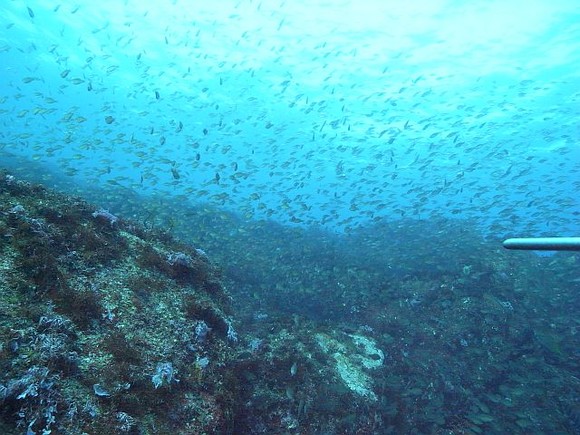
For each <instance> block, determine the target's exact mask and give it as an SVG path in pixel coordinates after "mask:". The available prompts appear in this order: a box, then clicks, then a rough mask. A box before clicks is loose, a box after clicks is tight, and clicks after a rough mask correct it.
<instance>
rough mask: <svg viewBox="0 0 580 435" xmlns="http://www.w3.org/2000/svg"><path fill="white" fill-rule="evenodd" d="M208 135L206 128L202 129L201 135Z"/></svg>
mask: <svg viewBox="0 0 580 435" xmlns="http://www.w3.org/2000/svg"><path fill="white" fill-rule="evenodd" d="M208 133H209V131H208V129H207V128H204V129H203V135H204V136H207V134H208Z"/></svg>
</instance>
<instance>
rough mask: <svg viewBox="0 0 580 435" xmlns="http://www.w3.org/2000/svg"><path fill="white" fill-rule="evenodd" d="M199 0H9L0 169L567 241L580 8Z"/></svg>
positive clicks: (195, 197)
mask: <svg viewBox="0 0 580 435" xmlns="http://www.w3.org/2000/svg"><path fill="white" fill-rule="evenodd" d="M203 3H207V4H201V3H200V4H198V3H196V4H193V3H190V2H185V1H159V2H131V1H124V2H119V1H113V0H111V1H106V0H105V1H99V2H94V3H93V2H79V3H68V2H62V3H58V2H49V1H40V0H39V1H28V2H23V1H8V2H4V3H3V5H2V6H1V12H2V13H1V18H0V29H1V30H0V58H1V60H0V65H2V66H1V69H2V80H1V82H0V111H1V112H2V117H1V122H2V131H1V132H0V153H1V154H0V155H1V158H2V162H3V163H4V165H5V166H6V165H18V167H19V170H20V173H21V174H23V176H28V177H30V178H33V177H36V178H38V175H39V174H38V169H34V170H32V169H30V168H29V169H28V172H29V173H28V174H27V175H25V174H26V172H27V165H26V162H27V161H29V162H30V161H33V162H35V163H39V164H40V167H41V168H46V171H47V172H46V174H44V178H42V177H41V180H43V181H44V182H45V183H46V184H48V185H53V184H54V185H57V184H58V183H59V181H62V179H63V178H69V180H68V181H72V182H73V184H76V185H77V186H79V187H80V188H81V189H85V190H87V189H90V187H101V188H103V187H104V188H106V187H107V186H110V185H114V186H119V185H120V186H123V187H125V188H128V189H130V190H132V191H134V192H136V193H138V194H141V195H145V197H146V196H147V195H163V196H165V197H167V198H176V199H177V200H179V201H180V202H182V201H186V202H191V203H192V204H204V203H208V204H211V205H215V206H218V207H220V208H223V209H227V210H229V211H233V212H235V213H239V214H240V216H242V217H243V219H246V220H249V221H252V220H261V219H271V220H274V221H276V222H280V223H282V224H289V225H302V226H310V225H316V226H319V225H322V226H324V227H325V228H326V229H329V230H331V231H338V232H342V231H350V230H352V229H354V228H356V227H359V226H361V225H363V226H364V225H365V224H368V223H372V222H380V221H393V220H397V219H400V218H401V217H413V218H416V219H432V218H438V217H452V218H457V219H472V220H474V221H476V222H477V223H478V225H480V226H481V228H482V230H483V232H484V233H486V234H493V235H497V236H499V237H503V236H506V235H514V234H519V235H528V236H529V235H574V234H575V233H578V215H579V213H580V205H579V202H578V199H577V198H578V197H579V196H578V191H579V188H580V186H579V182H578V177H577V173H578V171H579V169H580V167H579V166H580V151H579V148H578V144H577V141H578V136H579V131H578V122H577V120H578V116H579V111H580V104H579V101H578V99H579V98H578V96H579V86H578V83H579V82H580V77H579V75H580V73H578V71H580V47H579V45H580V27H579V26H578V22H579V16H580V14H579V12H578V8H577V2H575V1H564V0H563V1H558V2H549V1H540V0H538V1H532V2H530V1H491V2H490V1H474V2H472V1H469V2H467V1H430V2H419V3H416V2H414V3H412V4H407V3H401V2H385V1H376V2H375V1H366V2H348V1H342V2H330V1H316V2H298V1H291V2H284V1H280V2H278V1H262V2H258V1H235V2H233V1H232V2H230V1H220V2H203ZM361 3H362V5H361ZM107 117H110V118H107ZM107 120H108V121H110V123H108V122H107ZM35 168H37V166H35ZM49 173H50V175H49ZM105 206H106V204H105Z"/></svg>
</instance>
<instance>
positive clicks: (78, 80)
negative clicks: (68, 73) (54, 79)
mask: <svg viewBox="0 0 580 435" xmlns="http://www.w3.org/2000/svg"><path fill="white" fill-rule="evenodd" d="M70 82H71V83H72V84H73V85H80V84H81V83H84V82H85V81H84V80H83V79H79V78H76V79H72V80H71V81H70Z"/></svg>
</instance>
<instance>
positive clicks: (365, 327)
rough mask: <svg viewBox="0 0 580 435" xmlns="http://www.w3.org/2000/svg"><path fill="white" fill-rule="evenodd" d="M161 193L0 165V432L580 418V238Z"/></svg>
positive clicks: (452, 427)
mask: <svg viewBox="0 0 580 435" xmlns="http://www.w3.org/2000/svg"><path fill="white" fill-rule="evenodd" d="M137 205H139V208H140V210H139V208H138V207H136V206H137ZM107 206H109V204H108V205H107ZM158 206H159V205H158V204H157V205H154V206H152V205H151V203H150V202H142V203H139V202H138V198H134V199H133V202H131V201H125V202H124V203H119V204H112V208H110V209H104V208H101V207H98V206H93V205H91V204H89V203H87V202H85V201H84V200H81V199H79V198H76V197H70V196H64V195H62V194H58V193H55V192H53V191H50V190H47V189H46V188H44V187H41V186H37V185H33V184H30V183H26V182H23V181H20V180H17V179H16V178H15V177H14V176H13V175H11V174H9V173H7V172H2V173H1V174H0V253H1V258H2V263H1V268H0V289H1V292H0V340H1V341H0V343H1V347H0V367H1V371H0V405H1V406H0V429H1V431H2V433H6V434H21V433H30V434H32V433H38V434H41V433H64V434H80V433H89V434H90V433H107V432H109V433H129V434H153V433H179V434H190V433H200V434H201V433H207V434H210V433H248V434H293V433H294V434H302V433H328V434H342V433H357V434H388V433H426V434H427V433H439V434H477V433H508V432H509V433H538V434H540V433H564V434H565V433H570V434H572V433H577V432H576V431H577V428H578V423H579V420H580V419H579V417H580V415H579V409H578V397H579V394H578V393H579V392H580V382H579V380H578V376H577V374H578V370H579V367H578V364H579V363H578V361H579V360H580V359H579V358H578V357H579V355H578V349H580V346H579V342H578V327H579V326H580V325H578V319H577V312H578V308H579V306H578V304H579V302H578V298H577V292H578V290H579V286H580V283H579V282H578V276H577V271H578V263H579V261H580V259H579V258H578V255H577V254H571V253H562V254H556V255H554V256H552V257H537V256H535V255H533V254H530V253H512V252H507V251H503V250H501V249H500V248H499V244H498V243H497V241H495V240H486V239H483V238H482V237H481V236H480V235H478V234H477V232H476V231H475V230H473V229H472V227H469V226H466V225H465V224H462V223H461V222H454V221H445V220H441V221H436V222H430V221H418V220H412V219H409V220H405V221H402V222H401V221H397V222H396V223H393V224H380V225H379V224H377V225H374V226H371V227H368V228H363V229H361V230H359V231H357V232H354V233H351V234H331V233H326V232H324V231H322V230H317V229H309V230H304V229H299V228H288V227H284V226H281V225H279V224H275V223H272V222H244V221H242V220H240V219H239V218H237V217H236V216H235V215H233V214H228V213H224V212H223V211H221V212H220V211H219V210H216V209H212V208H211V207H204V208H191V207H190V206H185V205H183V204H178V203H173V204H170V203H163V207H162V208H163V210H165V213H166V214H167V217H169V216H187V217H188V219H187V222H186V221H185V220H176V221H174V222H173V223H172V224H171V225H169V223H168V222H164V221H163V219H164V216H165V215H162V214H159V213H157V214H155V213H152V210H151V208H150V207H158ZM132 207H134V208H132ZM153 215H154V216H155V218H152V217H151V216H153ZM126 216H133V217H134V219H128V218H127V217H126ZM168 227H171V230H172V233H173V234H174V235H172V234H170V233H169V232H168V231H161V230H160V229H158V228H168ZM224 228H229V229H230V231H224V230H223V229H224ZM175 235H178V237H176V236H175ZM178 239H179V240H187V241H188V244H184V243H182V242H179V241H178ZM427 240H429V242H430V243H426V241H427ZM226 288H227V290H226Z"/></svg>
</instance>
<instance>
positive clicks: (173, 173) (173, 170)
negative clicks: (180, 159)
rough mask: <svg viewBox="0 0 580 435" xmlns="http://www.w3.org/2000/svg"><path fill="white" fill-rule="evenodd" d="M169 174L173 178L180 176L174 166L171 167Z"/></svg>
mask: <svg viewBox="0 0 580 435" xmlns="http://www.w3.org/2000/svg"><path fill="white" fill-rule="evenodd" d="M171 175H173V178H174V179H175V180H179V179H180V178H181V177H180V176H179V172H177V169H175V168H171Z"/></svg>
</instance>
